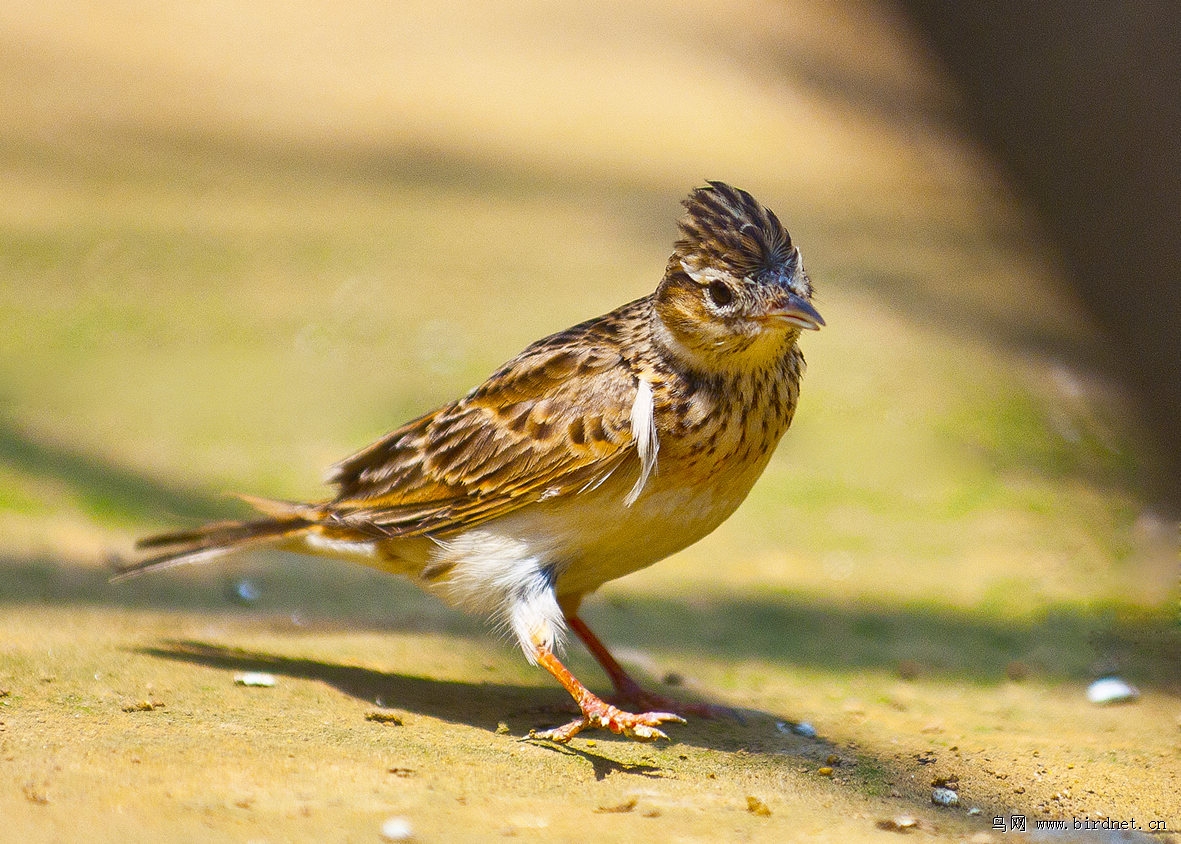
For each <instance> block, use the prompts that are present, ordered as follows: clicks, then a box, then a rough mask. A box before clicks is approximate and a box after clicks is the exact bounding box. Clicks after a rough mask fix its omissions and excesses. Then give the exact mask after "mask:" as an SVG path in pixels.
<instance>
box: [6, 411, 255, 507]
mask: <svg viewBox="0 0 1181 844" xmlns="http://www.w3.org/2000/svg"><path fill="white" fill-rule="evenodd" d="M0 466H7V467H11V468H12V469H15V470H16V471H18V472H21V473H23V474H27V475H31V476H33V477H36V478H43V479H47V480H51V481H54V482H56V483H59V484H63V485H65V486H66V487H68V488H69V489H70V491H71V492H73V493H74V495H75V497H76V500H77V501H78V502H79V503H80V504H81V505H82V506H83V507H84V508H85V510H86V512H87V513H89V514H90V515H92V516H94V517H95V518H100V519H113V520H116V521H119V522H128V521H135V522H138V523H141V524H142V523H143V522H145V521H148V520H150V519H159V518H165V517H171V518H177V519H185V520H206V519H216V518H225V517H227V516H228V515H229V514H231V513H232V512H235V511H240V510H241V507H240V506H235V504H234V503H233V501H232V500H231V499H229V498H226V497H217V496H212V495H209V494H208V493H205V492H203V491H201V490H199V489H196V488H192V487H184V486H180V485H177V484H172V483H168V482H165V481H162V480H159V479H156V478H152V477H149V476H147V475H144V474H142V473H140V472H137V471H135V470H134V469H129V468H127V467H123V466H118V465H115V464H114V463H111V462H109V461H106V460H103V459H102V458H100V457H97V456H95V455H93V454H87V453H86V452H83V451H78V450H77V449H74V448H71V447H70V446H68V445H64V444H61V443H55V442H52V441H51V440H49V439H46V438H43V437H39V436H37V435H36V434H33V433H30V432H28V431H26V430H24V429H22V428H20V427H18V426H16V425H14V424H12V423H11V422H9V421H7V420H3V419H0Z"/></svg>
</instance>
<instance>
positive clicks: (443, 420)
mask: <svg viewBox="0 0 1181 844" xmlns="http://www.w3.org/2000/svg"><path fill="white" fill-rule="evenodd" d="M586 338H587V335H586V334H581V336H580V337H578V338H574V337H572V336H571V333H570V332H565V333H563V334H559V335H555V336H554V337H551V338H547V339H546V340H542V341H539V342H538V343H535V344H534V345H533V346H530V347H529V348H528V349H526V350H525V351H524V352H522V353H521V354H520V355H519V356H518V357H516V358H515V359H514V360H513V361H511V362H510V363H509V364H506V365H505V366H504V367H503V368H502V369H500V370H499V371H498V372H496V373H495V374H494V375H492V377H491V378H489V379H488V381H486V382H485V383H484V384H482V385H481V386H479V387H477V388H476V389H475V390H473V391H472V392H471V393H469V394H468V395H467V396H465V397H464V398H462V399H460V400H459V401H457V402H454V403H452V404H449V405H447V406H445V407H442V408H440V409H439V410H437V411H435V412H434V413H430V414H427V415H426V416H422V417H419V418H418V419H415V420H413V421H412V422H409V423H407V424H406V425H404V426H403V427H401V428H399V429H398V430H396V431H394V432H393V433H391V434H388V435H387V436H385V437H383V438H382V439H381V440H378V441H377V442H376V443H374V444H373V445H371V446H369V447H368V448H366V449H364V450H363V451H361V452H358V453H357V454H355V455H353V456H352V457H349V458H348V459H346V460H344V461H342V462H341V463H339V464H337V465H336V466H335V467H333V469H332V471H331V473H330V475H329V478H328V480H329V481H330V482H332V483H335V484H337V485H338V486H339V494H338V496H337V498H336V499H335V500H334V501H331V502H329V503H327V504H325V505H323V507H324V510H323V511H321V512H322V516H321V518H324V519H326V520H327V521H330V522H335V523H337V524H340V525H341V526H347V527H350V528H354V529H359V530H362V531H366V532H370V533H372V534H374V535H378V536H382V535H384V536H415V535H421V534H426V533H445V532H446V531H448V530H449V529H454V528H457V527H460V526H464V527H470V526H472V525H475V524H479V523H480V522H485V521H487V520H489V519H493V518H496V517H498V516H502V515H504V514H506V513H509V512H512V511H513V510H516V509H517V508H519V507H522V506H524V505H526V504H529V503H532V502H536V501H541V500H545V499H547V498H550V497H554V496H557V495H570V494H577V493H578V492H580V491H582V490H585V489H588V488H592V487H594V486H596V485H597V484H599V483H601V482H602V481H603V480H605V479H606V477H607V476H608V475H610V474H611V472H613V471H614V470H615V469H616V468H617V467H618V466H619V465H620V464H621V463H622V462H623V461H624V460H625V459H626V458H627V457H628V455H630V454H632V453H633V452H635V451H636V442H635V440H634V438H633V436H632V430H631V419H630V414H631V408H632V404H633V402H634V401H635V397H636V392H637V382H636V379H635V377H634V376H633V375H632V373H631V371H630V369H629V368H628V366H627V364H626V363H625V361H624V360H623V358H622V357H621V355H620V353H619V351H618V349H617V348H616V347H615V346H614V344H612V343H608V342H599V343H587V342H586ZM599 339H600V340H604V339H606V338H599ZM575 340H577V341H575Z"/></svg>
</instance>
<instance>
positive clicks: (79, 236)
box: [0, 3, 1176, 664]
mask: <svg viewBox="0 0 1181 844" xmlns="http://www.w3.org/2000/svg"><path fill="white" fill-rule="evenodd" d="M512 9H513V11H512V12H511V13H505V14H504V15H503V16H497V15H488V14H486V13H481V14H479V15H474V16H473V17H470V18H464V19H462V20H459V19H457V20H455V21H452V22H450V23H451V25H450V26H449V27H445V28H431V27H427V26H425V21H426V20H428V19H432V18H433V15H434V12H433V10H432V9H431V8H430V7H429V5H421V6H415V7H413V9H412V10H409V11H408V10H403V12H404V13H405V14H406V15H407V16H406V17H403V18H395V17H389V16H387V15H390V14H392V13H390V12H388V10H383V9H382V8H380V7H374V6H370V5H367V4H357V5H355V6H353V5H350V6H349V7H348V9H346V10H343V11H342V12H341V13H340V14H339V15H338V16H336V17H334V18H333V19H332V20H331V21H325V20H323V19H322V18H321V16H320V13H319V12H318V10H317V8H316V7H315V5H314V4H295V5H294V6H292V7H291V8H290V9H289V10H287V11H285V13H284V15H282V16H278V17H275V16H268V15H267V14H266V13H265V12H263V11H256V12H251V13H246V12H243V13H242V14H241V16H239V17H237V18H235V19H234V24H235V26H233V27H222V26H219V25H217V24H218V23H219V22H218V20H217V19H216V18H215V17H208V16H210V15H214V13H213V12H210V11H208V10H205V11H202V10H196V9H188V8H185V7H182V6H180V5H173V6H168V5H165V6H161V7H153V8H151V9H149V8H147V7H146V6H145V7H143V8H140V9H139V10H138V16H137V19H136V20H137V23H136V25H135V26H134V27H129V28H123V27H122V26H121V24H122V18H121V16H120V13H119V12H118V11H117V10H114V9H112V8H105V9H103V8H100V9H93V10H91V11H89V12H88V13H87V14H86V15H77V14H75V12H76V11H77V10H76V9H75V8H74V7H73V5H72V4H69V3H50V4H40V5H37V4H19V3H18V4H16V5H15V6H12V7H9V8H7V9H6V10H5V11H4V12H3V13H0V43H2V44H4V45H7V47H8V48H9V49H6V50H4V51H3V55H4V59H3V61H2V62H0V102H2V103H3V105H4V107H5V109H6V113H7V114H8V115H9V119H8V120H6V121H5V123H4V125H3V126H2V127H0V175H2V176H3V182H2V184H3V187H2V188H0V190H3V192H4V197H3V200H4V201H3V202H0V552H4V553H7V554H8V555H10V556H13V557H14V559H28V558H30V556H32V557H36V556H38V555H45V556H46V557H47V558H66V559H70V560H75V561H79V562H91V563H93V562H94V561H95V560H96V559H98V558H100V557H101V556H102V555H103V554H104V553H105V551H106V549H108V548H109V547H111V546H119V545H122V544H125V543H126V542H127V541H128V540H129V539H130V537H131V536H132V535H134V534H137V533H141V532H144V531H147V530H151V529H154V528H156V527H160V526H165V525H170V524H175V523H185V524H187V523H191V522H193V521H195V520H198V519H202V518H209V517H212V516H221V515H229V514H233V513H237V512H240V510H238V509H237V505H236V504H234V503H233V502H232V501H229V500H228V499H225V498H223V496H222V494H223V493H224V492H225V491H230V490H242V491H247V492H253V493H257V494H261V495H271V496H279V497H302V496H313V497H314V496H318V495H322V494H323V490H322V489H321V488H320V487H319V486H318V485H317V478H318V476H319V474H320V472H321V471H322V469H323V468H324V467H326V466H327V465H328V464H330V463H331V462H332V461H333V460H335V459H338V458H340V457H342V456H344V455H345V454H347V453H349V452H350V451H352V450H354V449H356V448H359V447H361V446H363V445H365V444H366V443H367V442H368V441H370V440H371V439H372V438H373V437H375V436H377V435H379V434H381V433H383V432H384V431H385V430H388V429H389V428H390V427H392V426H393V425H396V424H398V423H400V422H401V421H403V420H404V419H406V418H409V417H410V416H412V415H414V414H417V413H419V412H422V411H424V410H427V409H429V408H431V407H433V406H435V405H437V404H439V403H441V402H443V401H446V400H448V399H450V398H453V397H454V396H455V395H458V394H460V393H461V392H463V391H464V390H466V389H468V388H469V387H470V386H472V385H473V384H475V383H478V382H479V381H480V380H481V379H482V378H483V377H484V376H485V375H486V374H487V373H488V372H490V371H491V370H492V369H493V368H495V367H496V366H497V365H499V363H501V362H502V361H503V360H505V359H507V358H508V357H510V356H511V355H513V354H514V353H516V352H517V351H518V350H519V349H520V348H521V347H523V346H524V345H525V344H526V343H528V342H529V341H531V340H533V339H535V338H536V337H538V336H541V335H543V334H545V333H547V332H550V331H553V330H557V329H560V328H563V327H565V326H566V325H569V324H572V323H574V322H576V321H579V320H581V319H584V318H587V317H590V316H593V315H595V314H598V313H601V312H603V311H605V310H607V309H609V308H611V307H614V306H616V305H618V304H620V303H622V302H624V301H627V300H629V299H631V298H634V297H636V296H639V295H643V294H645V293H647V292H649V291H650V290H651V289H652V288H653V286H654V285H655V283H656V281H657V280H658V278H659V276H660V273H661V271H662V269H663V265H664V261H665V259H666V256H667V254H668V251H669V249H670V246H671V241H672V239H673V238H674V237H675V227H674V220H675V217H676V215H677V214H678V212H679V208H678V206H677V202H678V200H679V199H680V198H681V197H682V196H683V195H684V194H685V192H686V191H687V190H688V189H689V188H690V187H692V186H693V185H695V184H697V183H699V182H700V181H702V180H703V179H704V178H707V177H708V178H723V179H727V180H731V181H734V182H736V183H738V184H740V185H742V186H744V187H747V188H749V189H751V190H752V191H754V192H755V193H756V194H757V195H758V196H760V197H761V198H762V199H764V200H765V201H766V202H767V203H768V204H769V205H771V206H772V207H773V208H775V209H776V210H777V211H778V212H779V214H780V215H781V217H782V218H783V219H784V220H785V221H786V223H787V225H788V227H789V228H790V229H791V230H792V232H793V235H794V237H795V239H796V241H797V242H798V243H799V244H801V246H802V248H803V251H804V254H805V255H806V256H807V259H808V267H809V269H810V271H811V273H812V276H813V279H814V281H815V283H816V287H817V290H818V296H819V299H818V303H819V306H820V309H821V311H822V312H823V313H824V314H825V316H826V318H827V319H828V322H829V327H828V328H826V329H825V330H824V331H823V332H820V333H819V334H818V335H809V336H808V337H806V338H804V345H805V352H806V354H807V356H808V358H809V361H810V362H811V369H810V371H809V373H808V375H807V377H806V381H805V384H804V388H803V399H802V403H801V406H800V410H799V414H798V418H797V422H796V425H795V427H794V428H793V430H792V431H791V433H790V435H789V436H788V438H787V439H786V441H785V443H784V445H783V446H782V447H781V449H780V452H779V453H778V455H777V456H776V458H775V460H774V461H773V463H772V465H771V467H770V468H769V469H768V472H767V474H766V476H765V478H764V479H763V480H762V482H761V483H760V484H759V486H758V487H757V488H756V490H755V492H754V493H753V494H752V496H751V499H750V501H749V502H748V503H747V505H746V506H745V507H744V508H743V509H742V510H741V511H740V512H739V514H738V515H736V516H735V517H734V519H732V520H731V521H730V522H729V523H727V524H726V525H724V526H723V527H722V528H721V529H720V530H719V531H718V532H717V533H716V534H715V535H714V536H713V537H710V538H709V539H708V540H706V541H705V542H703V543H702V544H700V545H699V546H697V547H696V548H694V549H690V550H688V551H686V552H685V553H684V554H682V555H680V557H679V558H678V559H677V560H674V561H670V562H668V563H665V564H663V565H662V566H658V567H656V568H654V569H653V570H651V571H649V572H645V573H642V574H641V575H638V576H636V577H634V578H629V579H628V580H627V581H625V582H624V583H621V584H618V585H612V586H611V587H610V588H609V589H608V590H607V592H608V594H609V595H617V594H627V595H630V596H634V598H635V600H637V601H641V602H643V601H649V602H652V601H658V600H663V598H660V597H659V596H662V595H667V596H679V597H681V598H684V599H690V598H691V597H692V596H693V595H694V594H697V595H707V596H708V595H712V594H717V595H721V596H727V595H731V594H733V593H734V591H735V590H742V589H745V590H751V591H752V592H754V593H757V594H763V591H765V590H766V589H771V590H789V591H788V592H786V593H783V592H773V594H776V595H779V596H780V598H777V599H776V600H782V601H784V602H785V603H784V605H785V606H790V607H791V608H792V612H793V613H794V612H801V613H803V617H805V618H807V617H808V616H807V613H806V612H805V608H806V604H807V603H808V602H810V601H816V602H819V603H820V604H821V605H824V606H827V602H829V601H833V600H835V601H837V602H838V604H839V601H840V600H846V599H847V600H850V601H864V600H866V599H868V598H870V597H873V598H875V599H881V600H898V601H902V602H904V604H906V605H911V604H913V605H918V606H943V607H954V608H955V610H954V611H955V612H963V611H966V609H967V608H974V609H972V610H971V611H972V612H980V613H984V614H985V615H988V614H991V613H995V614H996V615H997V617H998V618H1000V617H1021V616H1023V615H1028V614H1030V613H1033V614H1035V615H1036V614H1037V613H1038V612H1050V613H1055V612H1059V611H1060V609H1061V608H1062V607H1074V608H1075V609H1074V611H1075V612H1076V615H1077V617H1078V618H1080V619H1082V618H1088V619H1090V618H1093V617H1092V616H1091V615H1090V614H1089V613H1090V610H1089V609H1088V608H1089V607H1093V606H1108V605H1110V606H1125V605H1132V606H1136V605H1141V606H1144V607H1146V608H1149V609H1153V608H1156V609H1159V608H1161V607H1163V606H1165V603H1166V601H1167V600H1168V595H1169V594H1170V590H1172V589H1174V587H1175V563H1176V561H1175V535H1174V530H1173V527H1174V525H1173V524H1172V523H1171V522H1170V521H1169V518H1168V515H1167V514H1162V513H1158V512H1156V510H1155V508H1154V503H1153V500H1152V498H1151V495H1150V493H1149V492H1148V489H1149V486H1150V485H1149V483H1148V479H1149V478H1150V476H1151V473H1152V455H1151V454H1150V453H1148V452H1146V451H1145V449H1144V446H1143V444H1142V440H1141V437H1140V434H1139V432H1138V430H1137V420H1136V419H1135V418H1134V417H1132V416H1131V414H1130V413H1129V412H1128V407H1129V405H1128V404H1127V403H1126V401H1125V400H1124V397H1123V396H1122V394H1121V391H1120V387H1119V385H1118V384H1112V383H1110V382H1109V381H1107V380H1105V379H1104V378H1103V377H1101V376H1100V375H1098V374H1097V373H1098V372H1099V369H1098V367H1097V366H1096V362H1097V361H1100V360H1103V359H1104V356H1105V355H1107V354H1109V352H1108V351H1107V350H1106V349H1104V348H1103V346H1102V343H1101V341H1100V339H1099V338H1098V336H1097V335H1096V334H1095V332H1094V329H1093V327H1092V326H1091V325H1090V324H1089V323H1088V322H1087V321H1086V320H1085V319H1084V318H1083V317H1082V316H1081V315H1080V313H1079V311H1078V309H1077V308H1075V307H1074V306H1073V305H1072V303H1071V302H1070V300H1069V299H1068V298H1067V297H1065V296H1064V295H1063V294H1062V293H1061V290H1060V287H1059V284H1058V282H1059V279H1058V277H1057V275H1056V273H1057V270H1056V267H1055V263H1054V260H1053V256H1050V255H1048V254H1047V253H1046V251H1045V248H1044V245H1043V243H1042V242H1041V241H1040V240H1039V238H1038V235H1037V231H1036V226H1034V225H1033V224H1032V223H1031V221H1030V220H1029V218H1028V217H1027V215H1025V213H1024V212H1023V210H1022V208H1021V207H1020V205H1019V204H1018V203H1017V202H1016V201H1015V200H1014V199H1013V198H1012V196H1011V195H1010V193H1009V192H1008V190H1007V188H1006V187H1005V185H1004V183H1003V182H1002V181H1001V180H1000V179H999V178H998V176H997V174H996V173H995V172H993V171H992V170H991V169H990V168H989V166H988V164H987V162H985V161H983V160H981V159H980V157H979V155H978V154H977V152H976V151H975V149H974V148H973V147H972V145H971V143H970V142H967V141H965V140H964V139H961V138H958V137H957V136H955V135H954V133H953V131H952V130H951V129H950V128H949V126H950V125H951V124H950V122H949V121H947V120H946V119H945V117H946V115H947V114H948V112H949V111H950V110H952V109H954V107H955V105H954V94H953V93H951V92H949V91H947V90H946V89H944V88H943V87H941V85H940V83H939V82H938V77H937V75H935V74H933V73H932V72H931V71H930V68H929V67H928V66H927V65H926V64H925V60H924V58H923V54H922V52H921V50H918V49H910V50H909V51H908V50H906V49H895V48H889V47H882V46H881V43H880V42H877V41H874V42H873V44H870V45H867V44H866V39H865V38H864V37H863V35H862V33H863V32H865V31H866V30H865V27H866V26H869V25H872V27H877V30H874V31H880V32H882V33H885V36H884V38H885V42H889V39H890V38H897V39H900V42H899V43H903V44H905V43H907V42H906V40H905V36H904V33H901V32H900V31H899V29H898V26H897V23H896V21H894V20H893V19H892V18H891V17H890V16H889V14H888V13H885V12H883V11H881V9H879V8H878V7H876V6H873V5H866V6H854V7H850V10H846V11H845V12H843V13H841V14H836V13H835V12H833V11H832V10H831V9H829V8H827V7H824V8H822V7H820V6H813V5H811V4H807V3H799V4H794V5H793V4H788V5H786V6H767V5H759V8H758V16H757V18H756V19H757V20H758V25H755V24H754V23H753V22H750V23H744V22H743V20H744V19H743V17H742V16H741V15H739V16H736V17H730V16H721V17H719V16H718V15H717V14H716V13H711V14H704V12H703V16H701V17H697V18H695V17H694V15H692V14H688V13H686V12H685V11H684V10H683V9H682V8H681V7H680V6H679V5H677V4H672V3H653V4H651V5H645V6H643V7H642V8H636V9H632V8H631V7H628V8H627V9H624V7H622V6H620V7H619V8H614V10H613V11H601V12H597V13H596V12H590V11H587V10H583V9H579V8H577V7H575V6H569V7H561V8H560V9H558V10H556V11H554V13H553V14H552V15H551V16H548V17H544V18H537V19H534V18H533V17H531V15H532V11H535V10H533V9H532V6H531V5H530V4H528V3H521V4H517V5H514V6H512ZM272 11H274V10H272ZM469 11H471V10H469ZM707 11H708V10H707ZM713 12H716V10H713ZM722 17H724V18H725V22H724V23H722V22H721V20H722ZM281 20H282V21H283V22H282V23H280V21H281ZM525 20H529V21H530V23H529V26H530V27H532V29H531V30H529V31H530V32H531V33H532V35H528V36H522V35H521V34H520V32H518V30H517V28H518V27H520V26H522V25H523V21H525ZM704 20H709V21H712V22H713V23H711V24H708V25H707V24H705V23H702V21H704ZM752 20H754V19H752ZM605 23H609V24H610V25H609V26H607V27H606V28H605V29H604V28H603V25H604V24H605ZM182 24H183V25H182ZM323 27H329V29H330V31H331V32H333V33H334V35H333V38H327V39H323V38H320V37H318V36H317V37H312V35H311V34H310V33H313V32H319V31H320V30H321V29H322V28H323ZM481 27H492V29H491V30H486V29H481ZM592 32H593V33H595V34H594V37H593V38H592V37H589V35H588V33H592ZM580 33H581V35H580ZM382 34H384V35H387V36H388V35H398V36H401V38H400V39H399V40H398V41H397V43H398V44H399V45H400V46H399V48H398V49H390V48H389V46H388V38H385V37H382ZM494 36H496V37H494ZM706 36H708V37H706ZM498 37H499V38H500V39H501V40H497V38H498ZM334 38H335V39H340V40H341V41H340V43H347V44H349V45H350V46H349V50H350V53H349V55H350V62H349V63H346V64H339V63H338V62H337V58H338V55H339V54H338V52H337V51H336V48H334V47H333V46H332V45H333V44H335V43H337V42H336V41H334V40H333V39H334ZM255 40H261V41H263V42H265V43H268V44H269V45H272V49H269V50H265V51H261V52H258V51H251V50H245V51H244V50H243V45H244V44H250V43H253V42H254V41H255ZM153 45H155V46H153ZM457 47H462V48H464V49H465V50H467V52H466V53H464V55H465V56H466V61H463V62H457V61H453V58H454V57H455V55H456V49H457ZM297 58H298V60H296V59H297ZM538 67H546V68H548V72H547V73H544V74H539V73H537V72H536V69H537V68H538ZM424 68H432V69H433V72H432V73H426V74H425V75H424V70H423V69H424ZM719 561H725V565H723V566H719V565H718V563H719ZM723 600H729V598H723ZM760 606H761V605H760ZM875 611H876V610H875ZM664 612H666V611H665V610H662V611H661V613H664ZM752 612H754V614H755V615H756V616H759V617H760V618H762V616H761V615H760V613H762V612H763V610H762V609H759V608H754V609H753V610H752ZM661 613H658V616H659V615H661ZM919 615H920V616H921V615H922V614H921V613H920V614H919ZM936 615H937V613H936ZM1102 617H1103V614H1102V613H1100V614H1099V615H1098V616H1095V617H1094V619H1093V620H1095V623H1097V624H1101V623H1102ZM907 618H908V619H911V621H910V622H909V623H912V624H913V625H914V626H915V631H914V633H915V637H917V638H921V637H922V635H925V631H926V628H925V626H924V624H925V623H924V622H922V621H921V619H920V618H918V617H916V616H914V615H908V616H907ZM677 623H678V624H679V623H689V622H687V621H686V620H684V619H681V620H679V621H678V622H677ZM764 623H766V624H770V625H771V626H776V625H782V624H784V623H786V618H785V617H783V616H776V617H774V618H770V619H766V618H763V619H762V621H758V623H757V624H756V625H755V626H756V628H758V627H759V626H760V625H762V624H764ZM1080 623H1082V622H1080ZM850 624H851V625H852V627H849V628H846V630H845V632H846V633H849V634H850V635H854V636H855V634H856V630H855V628H856V622H855V621H850ZM649 632H653V631H649ZM1041 632H1046V631H1041ZM1076 632H1077V631H1076ZM870 638H872V637H870ZM952 638H953V640H954V637H952ZM1051 638H1052V637H1051ZM1007 654H1008V651H1007V650H1005V649H1003V648H1001V649H999V650H997V651H996V653H995V654H994V655H993V658H992V662H990V664H992V663H995V662H996V660H998V659H1003V658H1007Z"/></svg>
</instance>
